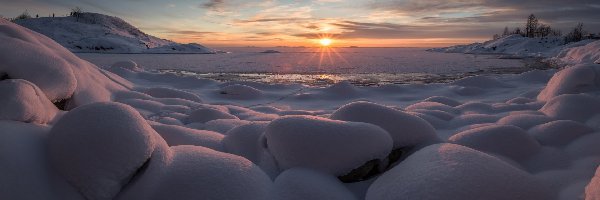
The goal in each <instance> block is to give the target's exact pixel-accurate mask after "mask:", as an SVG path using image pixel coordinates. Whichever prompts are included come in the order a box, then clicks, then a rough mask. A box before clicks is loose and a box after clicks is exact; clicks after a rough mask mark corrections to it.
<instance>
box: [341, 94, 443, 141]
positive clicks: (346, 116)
mask: <svg viewBox="0 0 600 200" xmlns="http://www.w3.org/2000/svg"><path fill="white" fill-rule="evenodd" d="M330 118H331V119H334V120H343V121H353V122H365V123H370V124H374V125H377V126H379V127H381V128H383V129H384V130H386V131H387V132H388V133H389V134H390V135H391V137H392V140H393V141H394V149H397V148H401V147H416V146H424V145H428V144H432V143H436V142H440V141H441V140H440V139H439V138H438V137H437V135H436V133H435V129H434V128H433V127H432V126H431V125H430V124H429V123H428V122H427V121H425V120H423V119H421V118H419V117H417V116H414V115H411V114H408V113H405V112H402V111H399V110H395V109H392V108H389V107H387V106H383V105H379V104H375V103H370V102H364V101H359V102H353V103H350V104H346V105H344V106H342V107H341V108H339V109H337V110H336V111H335V112H334V113H333V114H331V117H330Z"/></svg>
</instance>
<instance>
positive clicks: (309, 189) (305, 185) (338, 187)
mask: <svg viewBox="0 0 600 200" xmlns="http://www.w3.org/2000/svg"><path fill="white" fill-rule="evenodd" d="M273 191H274V195H273V200H304V199H314V200H357V198H356V197H355V196H354V194H352V193H351V192H350V191H349V190H348V189H346V187H344V185H342V182H340V181H339V180H338V179H337V178H336V177H335V176H332V175H329V174H325V173H322V172H318V171H313V170H310V169H303V168H292V169H288V170H285V171H284V172H282V173H281V174H280V175H279V176H278V177H277V179H275V182H274V185H273Z"/></svg>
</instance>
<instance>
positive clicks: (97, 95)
mask: <svg viewBox="0 0 600 200" xmlns="http://www.w3.org/2000/svg"><path fill="white" fill-rule="evenodd" d="M0 32H1V34H0V40H2V41H3V44H2V45H1V46H0V52H2V54H0V60H2V65H0V74H3V75H6V76H8V77H10V78H12V79H24V80H27V81H29V82H31V83H33V84H35V85H37V86H38V87H39V88H40V89H41V90H42V91H43V92H44V94H46V96H47V97H48V99H50V100H51V101H52V102H57V101H61V100H68V102H67V103H66V104H67V106H66V107H67V108H74V107H77V106H79V105H84V104H87V103H92V102H99V101H110V100H111V96H112V94H113V93H114V92H116V91H122V90H125V89H127V88H130V87H131V83H129V82H128V81H124V80H121V79H119V80H115V79H114V78H112V77H111V76H110V75H108V74H107V72H105V71H103V70H101V69H98V68H97V67H96V66H95V65H93V64H90V63H89V62H87V61H84V60H81V59H79V58H78V57H77V56H75V55H74V54H72V53H71V52H69V51H68V50H67V49H65V48H64V47H62V46H60V45H59V44H58V43H56V42H54V41H52V40H51V39H49V38H47V37H44V36H42V35H41V34H39V33H36V32H33V31H31V30H28V29H25V28H22V27H20V26H18V25H16V24H13V23H11V22H7V21H5V20H0ZM24 55H27V56H24ZM31 58H36V59H31Z"/></svg>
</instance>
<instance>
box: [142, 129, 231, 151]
mask: <svg viewBox="0 0 600 200" xmlns="http://www.w3.org/2000/svg"><path fill="white" fill-rule="evenodd" d="M152 128H154V130H156V132H158V134H160V136H162V138H163V139H164V140H165V141H166V142H167V144H169V146H179V145H194V146H203V147H207V148H211V149H213V150H216V151H223V145H222V144H221V140H223V137H224V136H223V135H221V134H219V133H215V132H212V131H205V130H196V129H191V128H186V127H183V126H176V125H159V124H155V125H152Z"/></svg>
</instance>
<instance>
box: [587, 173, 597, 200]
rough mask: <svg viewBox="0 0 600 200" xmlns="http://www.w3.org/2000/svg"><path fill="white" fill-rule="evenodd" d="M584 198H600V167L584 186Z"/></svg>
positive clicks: (594, 199) (593, 199)
mask: <svg viewBox="0 0 600 200" xmlns="http://www.w3.org/2000/svg"><path fill="white" fill-rule="evenodd" d="M585 199H586V200H598V199H600V167H598V169H597V170H596V175H595V176H594V178H593V179H592V181H590V183H589V184H588V185H587V186H586V187H585Z"/></svg>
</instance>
